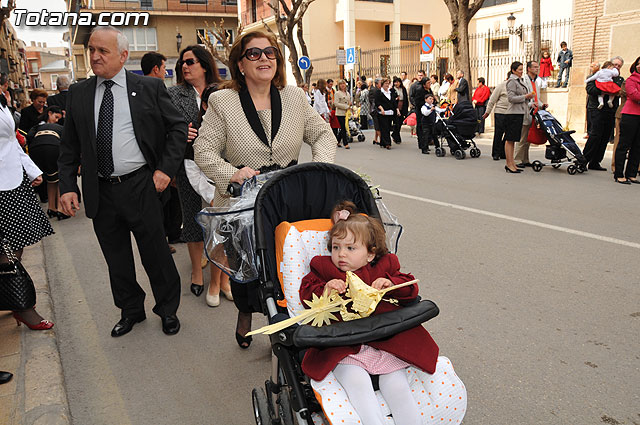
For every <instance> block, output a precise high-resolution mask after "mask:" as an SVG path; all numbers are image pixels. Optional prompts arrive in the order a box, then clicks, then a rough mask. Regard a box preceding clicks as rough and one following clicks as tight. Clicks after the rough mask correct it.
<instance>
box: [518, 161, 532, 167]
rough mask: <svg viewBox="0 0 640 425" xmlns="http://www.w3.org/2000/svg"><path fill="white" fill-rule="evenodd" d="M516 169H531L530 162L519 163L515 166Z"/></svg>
mask: <svg viewBox="0 0 640 425" xmlns="http://www.w3.org/2000/svg"><path fill="white" fill-rule="evenodd" d="M516 167H518V168H525V167H531V163H530V162H521V163H520V164H516Z"/></svg>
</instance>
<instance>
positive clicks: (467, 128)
mask: <svg viewBox="0 0 640 425" xmlns="http://www.w3.org/2000/svg"><path fill="white" fill-rule="evenodd" d="M447 111H448V109H447ZM477 127H478V118H477V116H476V111H475V109H474V108H473V105H472V104H471V102H467V101H464V102H460V103H458V104H457V105H456V106H454V108H453V110H452V111H451V118H448V119H444V118H443V117H442V116H440V114H436V124H435V126H434V129H435V134H436V137H438V138H439V141H440V147H437V148H436V156H438V157H443V156H445V154H446V152H445V149H444V143H445V141H446V143H447V146H448V147H449V151H450V152H451V155H453V156H455V158H456V159H464V158H465V157H466V156H467V154H466V152H465V151H466V150H467V149H469V148H471V149H470V150H469V155H470V156H471V158H478V157H479V156H480V154H481V152H480V149H479V148H478V146H477V145H476V143H475V142H474V141H473V138H474V137H475V135H476V129H477Z"/></svg>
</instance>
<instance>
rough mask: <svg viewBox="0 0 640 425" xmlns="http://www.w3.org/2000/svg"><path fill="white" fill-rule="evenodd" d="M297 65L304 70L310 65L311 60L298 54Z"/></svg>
mask: <svg viewBox="0 0 640 425" xmlns="http://www.w3.org/2000/svg"><path fill="white" fill-rule="evenodd" d="M298 67H299V68H300V69H301V70H303V71H306V70H307V69H309V68H310V67H311V60H310V59H309V58H308V57H307V56H300V59H298Z"/></svg>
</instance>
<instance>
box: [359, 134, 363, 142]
mask: <svg viewBox="0 0 640 425" xmlns="http://www.w3.org/2000/svg"><path fill="white" fill-rule="evenodd" d="M358 142H364V134H358Z"/></svg>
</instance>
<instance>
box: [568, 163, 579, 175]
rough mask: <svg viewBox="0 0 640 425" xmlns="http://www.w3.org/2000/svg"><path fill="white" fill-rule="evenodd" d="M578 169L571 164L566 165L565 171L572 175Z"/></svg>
mask: <svg viewBox="0 0 640 425" xmlns="http://www.w3.org/2000/svg"><path fill="white" fill-rule="evenodd" d="M577 171H578V169H577V168H576V166H575V165H573V164H571V165H569V166H568V167H567V173H569V174H570V175H572V176H573V175H574V174H575V173H576V172H577Z"/></svg>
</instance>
